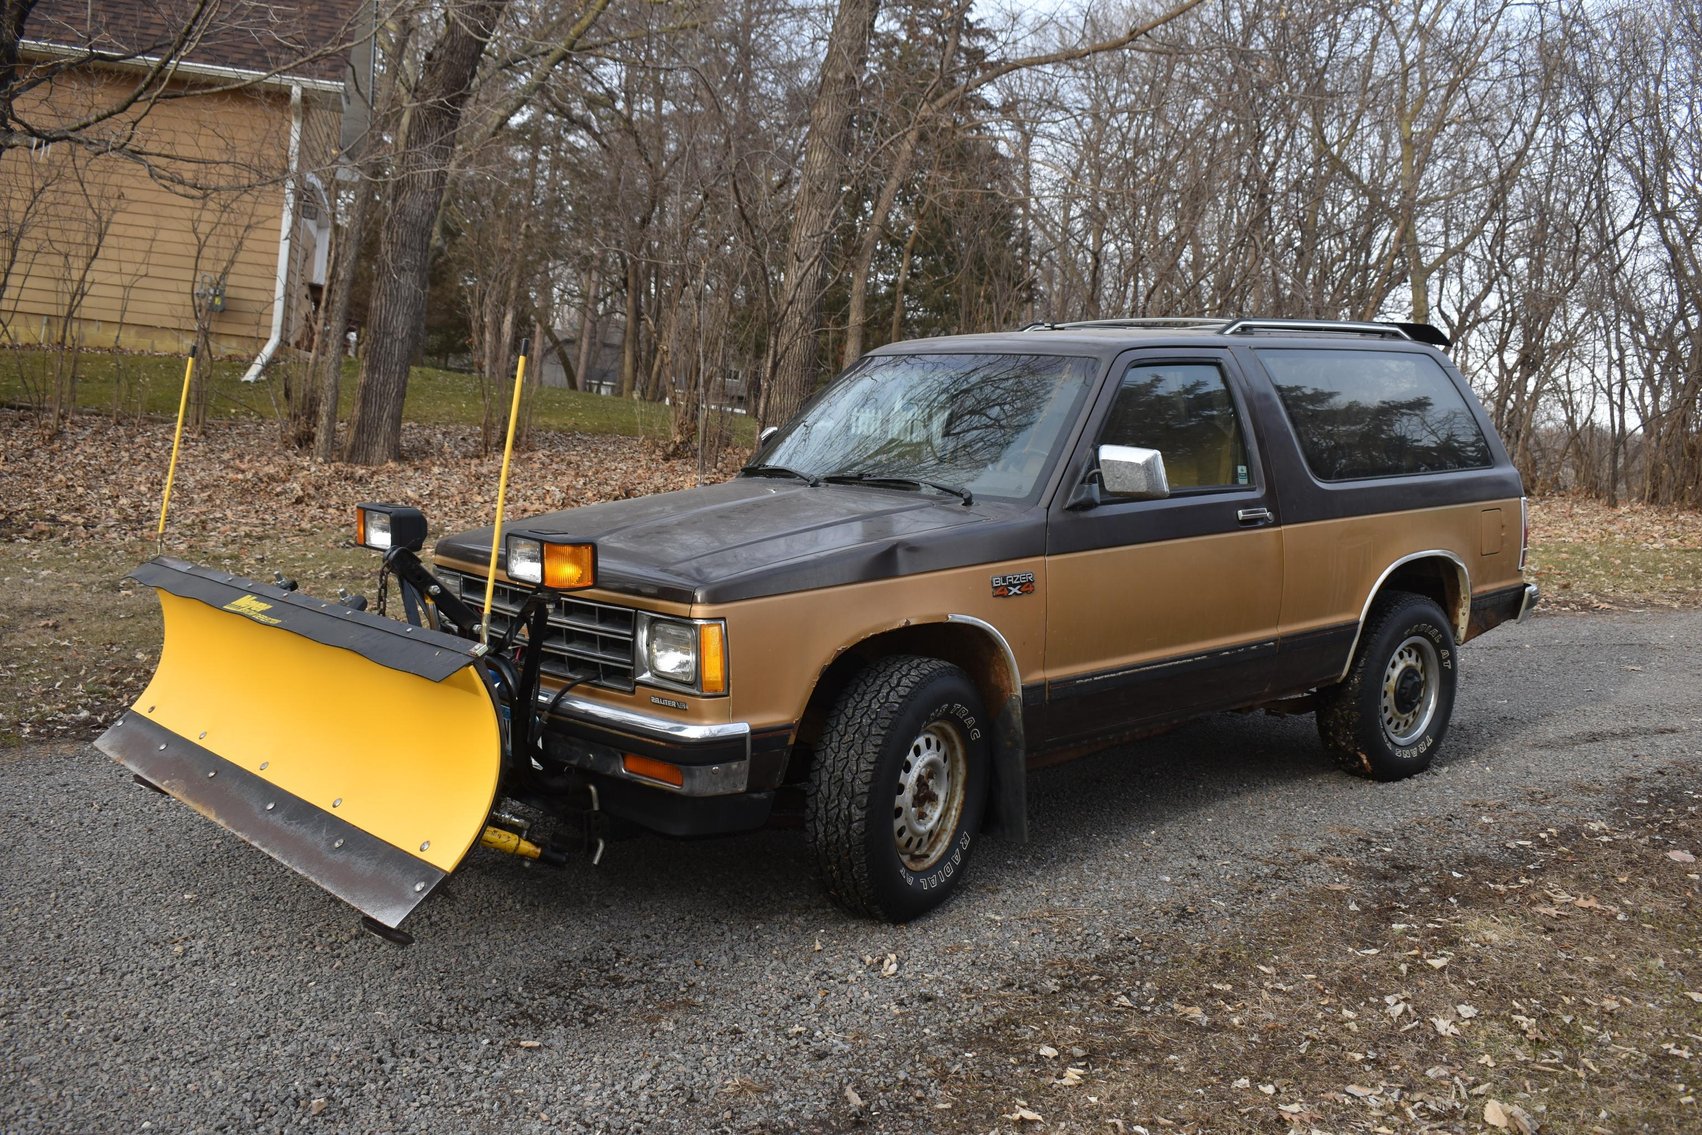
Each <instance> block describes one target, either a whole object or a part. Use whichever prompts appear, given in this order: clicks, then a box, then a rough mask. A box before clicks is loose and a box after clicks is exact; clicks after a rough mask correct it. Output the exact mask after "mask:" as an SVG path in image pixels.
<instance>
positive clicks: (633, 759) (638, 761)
mask: <svg viewBox="0 0 1702 1135" xmlns="http://www.w3.org/2000/svg"><path fill="white" fill-rule="evenodd" d="M621 768H623V769H625V770H626V771H627V772H628V773H629V774H631V775H632V776H642V777H643V778H644V779H645V780H657V781H661V782H662V783H663V784H671V785H673V786H674V787H675V788H683V787H685V782H686V774H685V770H684V769H682V768H681V767H680V766H679V765H671V764H669V763H668V762H667V761H659V760H657V759H656V758H655V757H641V756H639V755H638V754H637V753H622V754H621Z"/></svg>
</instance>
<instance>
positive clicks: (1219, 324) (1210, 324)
mask: <svg viewBox="0 0 1702 1135" xmlns="http://www.w3.org/2000/svg"><path fill="white" fill-rule="evenodd" d="M1229 322H1230V321H1229V320H1227V319H1208V318H1202V317H1199V316H1172V315H1155V316H1129V317H1127V318H1124V319H1077V320H1072V321H1070V322H1069V323H1048V324H1046V325H1045V326H1047V327H1050V328H1056V329H1059V330H1066V331H1078V330H1091V329H1092V328H1095V327H1104V328H1107V329H1116V328H1119V327H1157V328H1166V327H1168V328H1175V329H1177V330H1185V331H1221V330H1222V329H1223V328H1224V327H1226V326H1227V325H1228V324H1229ZM1024 330H1027V328H1024Z"/></svg>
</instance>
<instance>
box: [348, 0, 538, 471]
mask: <svg viewBox="0 0 1702 1135" xmlns="http://www.w3.org/2000/svg"><path fill="white" fill-rule="evenodd" d="M507 5H508V0H456V2H455V3H452V4H450V5H449V7H448V10H447V12H446V13H445V18H444V22H443V30H442V31H441V33H439V35H438V38H437V42H436V43H434V44H433V45H432V47H431V50H430V51H428V52H427V53H426V57H425V60H424V62H423V63H422V65H421V68H420V81H419V85H418V87H417V88H416V89H415V90H414V91H413V92H412V94H413V100H412V101H413V105H412V106H411V107H410V108H409V110H408V112H407V114H406V115H405V117H404V119H403V123H402V130H401V136H400V138H399V139H398V141H397V146H396V163H395V169H394V171H393V174H394V183H393V184H394V192H393V196H392V197H391V199H390V208H389V211H388V212H387V213H386V214H385V217H384V224H383V227H382V228H381V229H380V230H379V238H378V271H377V272H376V274H375V277H374V279H373V288H372V310H371V315H370V317H369V319H368V321H367V329H368V330H367V345H366V350H365V353H364V355H363V357H362V360H361V375H360V385H359V387H358V388H357V389H356V391H355V412H354V417H353V419H352V420H351V421H350V423H349V441H348V446H347V448H346V449H345V451H344V454H343V457H344V460H346V461H351V462H353V463H355V464H358V465H380V464H383V463H384V462H386V461H394V460H396V459H397V458H399V457H400V456H401V455H402V403H403V400H404V399H405V398H406V397H407V394H408V368H409V366H411V365H412V364H413V361H414V356H415V355H416V354H417V353H418V352H419V347H420V342H421V338H422V337H423V336H424V334H425V310H426V279H427V273H428V271H429V269H430V267H431V237H432V230H433V228H434V227H435V225H436V221H437V211H438V207H439V206H440V205H441V204H442V202H443V190H444V186H445V185H446V184H447V183H448V180H449V164H450V160H451V159H452V158H453V157H454V155H455V140H456V134H457V132H458V131H459V129H460V125H461V111H462V108H463V107H465V106H466V103H467V96H468V94H469V93H470V92H471V90H472V86H473V78H474V75H475V74H476V73H477V71H478V66H479V58H480V56H482V55H483V54H484V50H485V45H486V44H487V43H488V42H489V40H490V37H491V33H492V31H493V30H494V29H495V26H496V22H497V20H498V19H500V18H501V16H502V13H503V10H504V9H505V8H506V7H507Z"/></svg>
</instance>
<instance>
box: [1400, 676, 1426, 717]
mask: <svg viewBox="0 0 1702 1135" xmlns="http://www.w3.org/2000/svg"><path fill="white" fill-rule="evenodd" d="M1423 696H1424V675H1423V674H1420V673H1419V672H1418V671H1417V670H1416V669H1414V668H1412V667H1410V666H1409V667H1407V668H1406V669H1405V670H1402V671H1401V676H1400V677H1399V678H1397V679H1395V712H1396V713H1399V714H1410V713H1411V712H1412V711H1413V710H1415V709H1417V708H1418V700H1419V699H1420V698H1422V697H1423Z"/></svg>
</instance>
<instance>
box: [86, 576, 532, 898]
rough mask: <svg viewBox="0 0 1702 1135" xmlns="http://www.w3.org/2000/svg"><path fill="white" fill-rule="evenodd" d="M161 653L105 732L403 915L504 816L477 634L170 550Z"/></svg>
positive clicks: (172, 787) (496, 733) (120, 757)
mask: <svg viewBox="0 0 1702 1135" xmlns="http://www.w3.org/2000/svg"><path fill="white" fill-rule="evenodd" d="M131 575H132V577H133V578H134V579H136V580H138V581H140V582H142V583H145V584H148V585H149V586H151V587H153V588H155V589H156V590H157V591H158V593H159V600H160V607H161V609H162V610H163V612H164V615H165V645H164V648H163V649H162V651H161V654H160V663H159V668H158V669H157V670H156V671H155V673H154V677H153V680H152V681H151V682H150V683H149V684H148V688H147V689H146V690H144V691H143V692H142V696H141V697H140V698H139V699H138V700H137V702H136V704H135V705H134V706H133V707H132V708H131V709H130V711H129V712H127V713H126V714H125V715H124V716H123V717H122V718H120V719H119V721H118V722H117V723H116V724H115V725H113V726H112V728H110V729H108V730H107V731H106V732H105V733H104V734H103V735H102V736H101V738H100V739H99V740H98V741H96V742H95V744H96V745H97V746H98V747H99V748H100V749H101V751H102V752H104V753H106V754H107V755H108V756H110V757H112V758H113V759H115V760H117V761H118V762H119V763H120V764H122V765H124V766H125V767H126V768H129V769H130V770H131V771H132V772H134V773H135V774H136V775H137V776H138V777H140V778H141V779H143V780H144V781H146V782H148V783H149V784H151V785H153V786H155V787H157V788H159V789H161V790H162V791H164V792H166V793H168V794H170V795H172V796H175V797H176V798H177V799H179V800H181V801H183V802H184V803H185V804H188V805H189V806H190V807H191V808H194V809H195V810H196V811H197V812H200V813H201V814H202V815H204V816H206V817H207V818H208V819H210V820H213V821H215V822H216V823H219V824H221V825H223V826H224V827H226V828H229V829H230V830H231V831H233V832H235V833H236V834H237V835H239V836H241V837H242V838H243V839H245V840H247V841H248V842H249V843H252V844H253V845H254V846H256V847H258V848H260V849H261V850H262V851H264V852H266V853H267V854H269V855H271V856H272V857H273V858H275V859H278V860H280V861H282V862H283V863H285V864H287V865H288V866H290V867H293V868H294V869H295V870H297V871H299V872H301V873H302V874H303V875H306V876H307V877H308V878H310V879H312V880H313V881H314V882H316V883H318V884H319V885H320V886H322V887H324V888H325V889H326V890H328V891H330V892H331V893H332V894H334V895H336V896H337V897H338V898H341V899H343V900H344V901H345V902H348V903H349V904H351V905H353V906H354V907H356V908H358V909H359V910H361V911H362V912H363V913H365V914H368V915H370V916H371V917H373V918H375V919H377V920H378V921H379V922H382V923H384V924H385V925H386V926H390V927H394V926H396V925H397V924H398V923H400V922H401V921H402V919H403V918H405V917H406V916H407V915H408V913H409V912H410V911H412V910H413V909H414V907H415V906H417V905H419V903H420V902H421V901H422V900H423V899H424V898H425V897H426V896H427V895H429V894H430V893H431V892H432V889H433V888H435V887H436V886H437V884H438V883H440V882H442V881H443V879H444V878H445V877H446V876H447V875H448V874H449V873H450V872H451V871H453V870H454V869H455V867H456V866H457V865H458V864H459V863H460V862H461V860H462V858H463V857H464V856H465V855H466V854H467V852H468V850H469V849H470V848H471V847H472V846H473V844H474V843H475V842H476V841H477V840H478V838H479V834H480V833H481V832H482V831H483V829H484V824H485V818H486V817H487V816H488V815H489V814H490V810H491V807H492V805H493V803H494V800H495V796H496V788H497V778H498V775H499V773H500V771H501V765H502V735H501V726H500V724H499V722H498V718H497V709H496V704H495V702H494V700H493V698H492V696H491V693H490V691H489V689H488V687H487V686H486V684H485V680H484V677H483V674H482V668H481V667H480V665H479V664H478V654H477V653H476V648H475V646H474V645H473V644H472V643H469V642H467V641H465V640H463V639H459V638H456V637H454V636H452V635H447V634H441V633H439V632H436V631H432V630H429V629H426V628H422V627H413V626H409V625H407V624H406V623H399V622H396V621H394V620H391V619H385V618H380V617H378V616H376V615H370V614H367V613H366V612H363V611H355V610H352V609H350V608H348V607H344V606H342V605H340V604H335V603H324V602H321V601H319V600H317V599H309V598H306V597H304V596H301V595H298V594H295V593H293V592H289V591H285V590H283V589H282V588H279V587H273V586H270V585H267V584H262V583H256V582H254V581H252V580H247V579H242V578H239V577H237V576H232V575H227V574H225V573H223V572H214V571H209V570H207V569H205V568H198V567H194V566H192V565H190V564H186V563H183V562H182V561H179V560H172V559H168V558H165V557H161V558H159V559H155V560H152V561H150V562H148V563H146V564H143V565H142V566H141V567H139V568H137V569H136V570H135V571H134V572H132V573H131Z"/></svg>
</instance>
